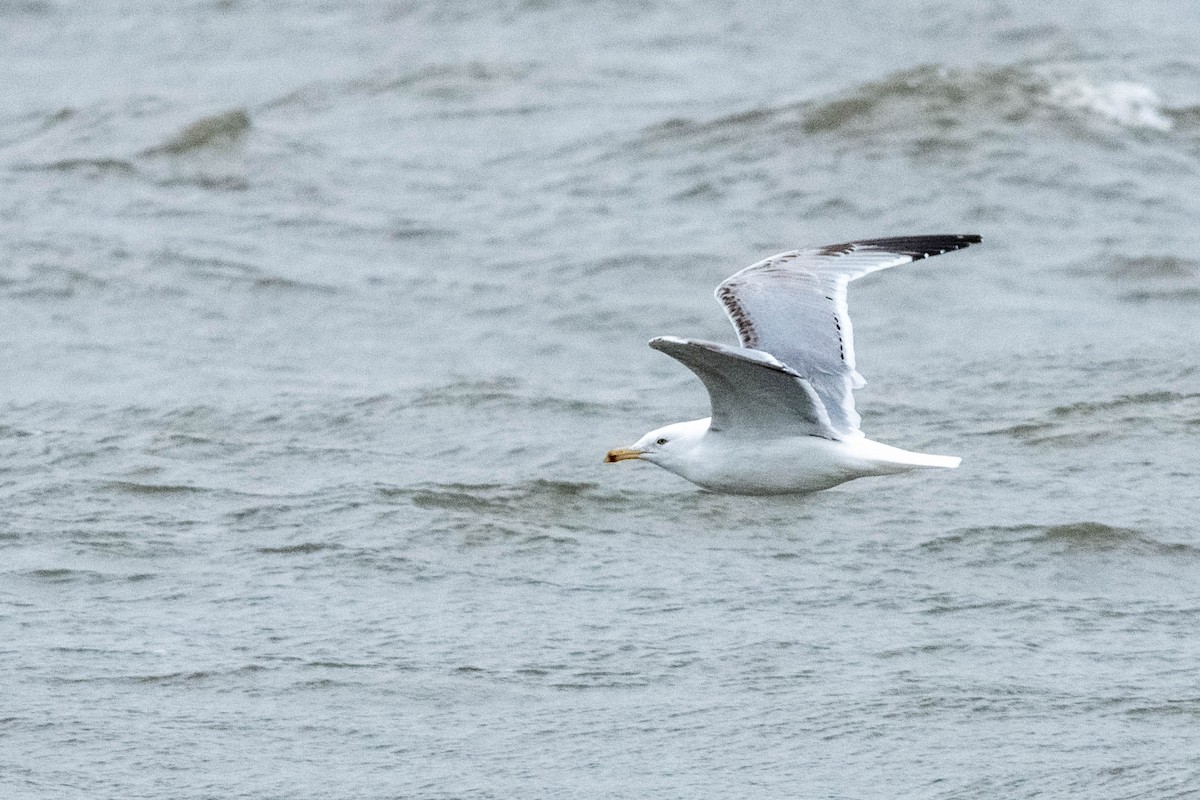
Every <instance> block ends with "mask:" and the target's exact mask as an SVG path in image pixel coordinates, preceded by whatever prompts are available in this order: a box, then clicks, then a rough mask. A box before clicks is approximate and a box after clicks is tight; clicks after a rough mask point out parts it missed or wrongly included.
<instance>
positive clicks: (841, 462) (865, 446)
mask: <svg viewBox="0 0 1200 800" xmlns="http://www.w3.org/2000/svg"><path fill="white" fill-rule="evenodd" d="M648 460H654V459H653V458H651V459H648ZM961 461H962V459H960V458H957V457H955V456H936V455H928V454H926V453H912V452H909V451H907V450H901V449H899V448H897V447H890V446H888V445H886V444H880V443H879V442H873V441H871V440H870V439H865V438H856V439H850V440H844V441H835V440H831V439H822V438H819V437H815V436H794V437H785V438H770V439H760V440H753V439H745V438H737V437H725V436H722V435H721V434H719V433H718V434H708V435H705V436H704V437H703V438H702V439H701V440H700V441H699V442H697V443H696V445H695V446H694V447H693V448H691V449H690V450H689V451H688V452H687V453H678V454H676V456H675V457H674V458H671V459H669V463H667V462H668V460H667V459H664V460H663V461H658V462H657V463H659V466H662V467H663V468H665V469H668V470H670V471H671V472H674V473H676V474H678V475H680V476H682V477H684V478H687V479H688V480H690V481H692V482H693V483H696V484H699V485H700V486H703V487H704V488H706V489H710V490H712V491H716V492H730V493H734V494H788V493H803V492H816V491H820V490H822V489H828V488H830V487H831V486H837V485H838V484H839V483H845V482H846V481H849V480H853V479H855V478H863V477H867V476H870V475H892V474H895V473H898V472H908V471H910V470H914V469H939V468H940V469H953V468H955V467H957V466H958V465H959V463H960V462H961Z"/></svg>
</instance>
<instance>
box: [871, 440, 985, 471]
mask: <svg viewBox="0 0 1200 800" xmlns="http://www.w3.org/2000/svg"><path fill="white" fill-rule="evenodd" d="M854 449H855V450H856V451H857V453H856V455H858V456H859V457H860V458H865V459H867V460H869V461H872V462H874V463H875V464H876V465H878V466H880V467H884V468H885V469H886V468H888V467H891V468H893V469H895V471H897V472H901V471H903V470H905V469H910V468H912V467H919V468H929V469H954V468H955V467H957V466H958V465H959V464H961V463H962V459H961V458H959V457H958V456H935V455H930V454H929V453H913V452H910V451H908V450H901V449H900V448H899V447H892V446H891V445H886V444H880V443H879V442H873V441H871V440H870V439H859V440H858V441H856V442H855V443H854ZM887 471H889V472H890V471H892V470H891V469H889V470H887Z"/></svg>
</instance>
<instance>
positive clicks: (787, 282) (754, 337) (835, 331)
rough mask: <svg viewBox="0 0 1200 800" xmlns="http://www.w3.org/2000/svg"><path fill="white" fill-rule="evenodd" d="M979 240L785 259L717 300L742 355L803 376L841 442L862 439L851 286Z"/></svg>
mask: <svg viewBox="0 0 1200 800" xmlns="http://www.w3.org/2000/svg"><path fill="white" fill-rule="evenodd" d="M979 241H980V237H979V236H975V235H934V236H900V237H896V238H891V239H867V240H863V241H859V242H846V243H845V244H831V245H828V246H826V247H820V248H813V249H808V250H793V251H791V252H789V253H780V254H779V255H776V256H771V257H770V258H768V259H765V260H763V261H760V262H758V263H757V264H753V265H751V266H749V267H746V268H745V269H744V270H742V271H741V272H738V273H736V274H735V275H733V276H732V277H730V278H729V279H728V280H726V281H725V282H724V283H722V284H721V285H720V286H718V287H717V291H716V296H717V299H718V300H719V301H721V304H722V305H723V306H724V307H725V313H727V314H728V315H729V319H730V321H731V322H733V327H734V328H735V329H736V330H737V334H738V338H739V340H740V341H741V343H742V347H746V348H752V349H755V350H762V351H765V352H767V353H770V354H771V355H773V356H774V357H775V358H776V359H778V360H779V361H782V362H783V363H784V364H786V365H787V366H788V367H791V368H792V369H793V370H794V371H795V372H796V373H798V374H799V375H802V376H804V377H805V378H807V379H808V381H809V383H811V385H812V388H813V389H814V390H815V391H816V393H817V396H818V397H820V399H821V402H822V403H824V405H825V408H826V410H827V412H828V414H829V419H830V423H831V425H832V427H833V429H834V430H835V431H836V432H837V433H838V435H839V437H840V438H845V437H853V436H861V435H862V434H861V432H860V431H859V429H858V426H859V423H860V421H861V419H860V417H859V415H858V412H857V411H856V410H855V408H854V395H853V394H852V391H853V390H854V389H857V388H859V387H860V386H862V385H864V383H865V381H864V380H863V379H862V376H861V375H859V374H858V370H857V369H855V366H854V333H853V330H852V328H851V326H850V313H849V311H848V310H847V307H846V284H848V283H849V282H850V281H852V280H854V279H855V278H861V277H862V276H863V275H866V274H868V273H870V272H875V271H876V270H881V269H886V268H888V267H895V266H898V265H900V264H907V263H908V262H909V261H917V260H919V259H922V258H927V257H929V256H936V255H940V254H942V253H947V252H949V251H951V250H959V249H961V248H964V247H966V246H967V245H969V244H974V243H976V242H979Z"/></svg>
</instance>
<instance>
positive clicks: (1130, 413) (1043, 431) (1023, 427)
mask: <svg viewBox="0 0 1200 800" xmlns="http://www.w3.org/2000/svg"><path fill="white" fill-rule="evenodd" d="M1198 419H1200V394H1194V393H1182V392H1175V391H1170V390H1160V391H1149V392H1138V393H1134V394H1122V395H1118V396H1116V397H1113V398H1110V399H1107V400H1085V401H1080V402H1076V403H1068V404H1064V405H1059V406H1054V407H1052V408H1050V409H1048V410H1047V411H1045V412H1043V413H1042V414H1041V415H1039V417H1038V418H1036V419H1032V420H1026V421H1024V422H1019V423H1015V424H1010V425H1005V426H1003V427H1000V428H994V429H992V430H989V431H986V435H989V436H1007V437H1010V438H1013V439H1016V440H1017V441H1020V442H1023V443H1025V444H1029V445H1056V446H1075V445H1079V444H1086V443H1090V442H1098V441H1105V440H1112V439H1119V438H1121V437H1125V436H1131V435H1141V433H1142V432H1143V427H1142V426H1150V425H1152V426H1156V427H1157V428H1160V429H1180V428H1184V429H1186V428H1189V427H1191V426H1194V425H1195V424H1196V421H1197V420H1198Z"/></svg>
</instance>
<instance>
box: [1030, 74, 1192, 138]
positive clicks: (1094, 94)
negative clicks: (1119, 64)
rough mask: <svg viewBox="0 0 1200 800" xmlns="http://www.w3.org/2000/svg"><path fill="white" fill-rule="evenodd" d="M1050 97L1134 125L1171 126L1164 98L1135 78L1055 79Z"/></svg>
mask: <svg viewBox="0 0 1200 800" xmlns="http://www.w3.org/2000/svg"><path fill="white" fill-rule="evenodd" d="M1047 99H1048V101H1049V103H1050V104H1051V105H1056V106H1058V107H1060V108H1070V109H1078V110H1081V111H1087V112H1089V113H1092V114H1097V115H1099V116H1102V117H1106V118H1108V119H1110V120H1112V121H1113V122H1116V123H1118V124H1120V125H1125V126H1128V127H1131V128H1153V129H1155V130H1160V131H1169V130H1171V126H1172V123H1171V119H1170V118H1169V117H1167V116H1166V115H1165V114H1164V113H1163V102H1162V100H1161V99H1160V98H1159V96H1158V95H1157V94H1156V93H1155V92H1154V90H1153V89H1151V88H1150V87H1149V86H1145V85H1143V84H1140V83H1134V82H1132V81H1116V82H1114V83H1105V84H1100V85H1097V84H1094V83H1092V82H1090V81H1088V80H1087V79H1085V78H1068V79H1063V80H1059V81H1056V82H1055V83H1054V84H1053V85H1052V86H1051V87H1050V91H1049V96H1048V98H1047Z"/></svg>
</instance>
